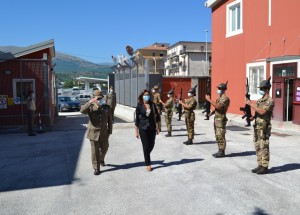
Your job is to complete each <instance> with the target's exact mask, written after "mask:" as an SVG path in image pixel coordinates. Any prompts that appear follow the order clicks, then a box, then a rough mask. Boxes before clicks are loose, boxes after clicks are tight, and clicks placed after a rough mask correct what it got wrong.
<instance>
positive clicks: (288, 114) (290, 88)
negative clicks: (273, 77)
mask: <svg viewBox="0 0 300 215" xmlns="http://www.w3.org/2000/svg"><path fill="white" fill-rule="evenodd" d="M284 81H285V83H284V91H285V95H284V119H283V120H284V121H292V120H293V100H294V79H293V78H286V79H285V80H284Z"/></svg>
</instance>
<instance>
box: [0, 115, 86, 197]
mask: <svg viewBox="0 0 300 215" xmlns="http://www.w3.org/2000/svg"><path fill="white" fill-rule="evenodd" d="M86 123H87V118H86V117H84V116H83V115H77V116H71V117H68V116H59V117H57V118H56V122H55V124H54V126H53V130H52V131H47V132H46V133H43V134H38V135H37V136H34V137H29V136H27V134H25V133H23V134H18V135H15V134H14V136H12V135H13V134H7V135H3V136H2V138H5V139H4V140H6V141H3V142H2V141H1V144H0V181H1V183H0V192H4V191H12V190H21V189H32V188H40V187H49V186H58V185H65V184H71V183H72V182H73V180H75V179H74V173H75V170H76V165H77V160H78V157H79V153H80V150H81V146H82V143H83V142H84V141H83V139H84V138H85V137H84V135H85V131H86V127H84V126H83V125H85V124H86Z"/></svg>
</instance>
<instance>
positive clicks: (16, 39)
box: [0, 0, 211, 63]
mask: <svg viewBox="0 0 300 215" xmlns="http://www.w3.org/2000/svg"><path fill="white" fill-rule="evenodd" d="M204 2H205V0H186V1H182V0H181V1H180V0H151V1H143V0H139V1H138V0H130V1H123V0H51V1H42V0H27V1H24V0H7V1H2V2H1V17H2V25H1V36H0V46H8V45H13V46H29V45H32V44H36V43H39V42H43V41H46V40H49V39H54V42H55V49H56V51H57V52H62V53H66V54H72V55H75V56H77V57H81V58H83V59H86V60H89V61H92V62H95V63H103V62H112V60H111V55H118V54H126V50H125V47H126V45H131V46H132V47H133V48H134V49H138V48H143V47H146V46H149V45H151V44H153V43H155V42H164V43H170V44H171V45H172V44H174V43H176V42H178V41H203V42H205V40H206V33H205V30H208V34H207V38H208V41H211V10H210V9H208V8H206V7H204Z"/></svg>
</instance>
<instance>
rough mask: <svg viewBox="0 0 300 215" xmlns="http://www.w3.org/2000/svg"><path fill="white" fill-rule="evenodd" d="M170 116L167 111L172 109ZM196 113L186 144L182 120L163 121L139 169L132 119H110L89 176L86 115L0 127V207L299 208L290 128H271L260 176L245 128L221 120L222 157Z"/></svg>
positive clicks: (299, 164)
mask: <svg viewBox="0 0 300 215" xmlns="http://www.w3.org/2000/svg"><path fill="white" fill-rule="evenodd" d="M174 117H176V115H175V116H174ZM203 119H204V115H202V114H200V113H197V115H196V124H195V133H196V135H195V139H194V145H190V146H186V145H183V144H182V142H183V141H185V140H186V138H187V137H186V130H185V125H184V122H183V121H177V120H176V118H174V119H173V130H174V131H173V136H172V137H168V138H167V137H165V136H164V135H165V134H166V127H165V126H164V124H163V127H162V132H161V133H160V134H159V135H158V136H157V139H156V145H155V148H154V150H153V152H152V161H153V165H152V167H153V171H152V172H147V171H146V170H145V166H144V162H143V154H142V145H141V143H140V140H137V139H136V138H135V137H134V124H133V123H132V122H125V121H123V120H121V119H117V120H116V123H115V124H114V129H113V134H112V135H111V137H110V147H109V150H108V153H107V157H106V163H107V166H106V167H103V168H101V172H102V173H101V175H99V176H94V175H93V169H92V165H91V159H90V144H89V141H88V140H87V139H86V138H85V136H84V135H85V131H86V124H87V121H88V119H87V117H86V116H83V115H81V114H79V113H70V114H69V113H67V114H63V115H61V116H60V117H59V118H58V120H57V122H56V124H55V127H54V128H53V130H52V131H48V132H46V133H43V134H38V135H37V136H35V137H29V136H27V135H26V134H25V133H8V134H1V135H0V161H1V162H0V214H5V215H6V214H85V215H86V214H103V215H105V214H113V215H114V214H130V215H132V214H136V215H140V214H151V215H155V214H178V215H179V214H180V215H182V214H201V215H202V214H215V215H217V214H218V215H221V214H224V215H225V214H228V215H232V214H237V215H241V214H249V215H259V214H265V215H267V214H269V215H273V214H278V215H279V214H280V215H281V214H284V215H286V214H291V215H298V214H299V211H300V204H299V202H300V156H299V154H300V141H299V139H300V132H299V131H297V130H295V131H293V130H284V129H283V128H280V129H278V128H274V129H273V134H272V136H271V161H270V173H269V174H268V175H256V174H253V173H251V172H250V169H251V168H253V167H255V166H256V156H255V151H254V147H253V144H252V132H253V130H252V128H245V127H243V126H244V124H243V123H242V122H239V121H233V120H231V121H229V122H228V127H227V134H226V135H227V136H226V137H227V150H226V154H227V156H226V157H225V158H221V159H215V158H213V157H212V156H211V154H212V153H214V152H216V150H217V146H216V142H215V139H214V133H213V121H212V120H209V121H205V120H203Z"/></svg>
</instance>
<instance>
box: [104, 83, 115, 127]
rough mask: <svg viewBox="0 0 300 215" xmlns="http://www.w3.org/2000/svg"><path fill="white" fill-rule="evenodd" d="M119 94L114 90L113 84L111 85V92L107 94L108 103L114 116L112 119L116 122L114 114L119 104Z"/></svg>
mask: <svg viewBox="0 0 300 215" xmlns="http://www.w3.org/2000/svg"><path fill="white" fill-rule="evenodd" d="M116 98H117V96H116V93H115V92H114V89H113V86H110V88H109V92H108V93H107V95H106V104H108V105H109V106H110V112H111V116H112V121H113V122H114V114H115V108H116V105H117V99H116Z"/></svg>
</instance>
